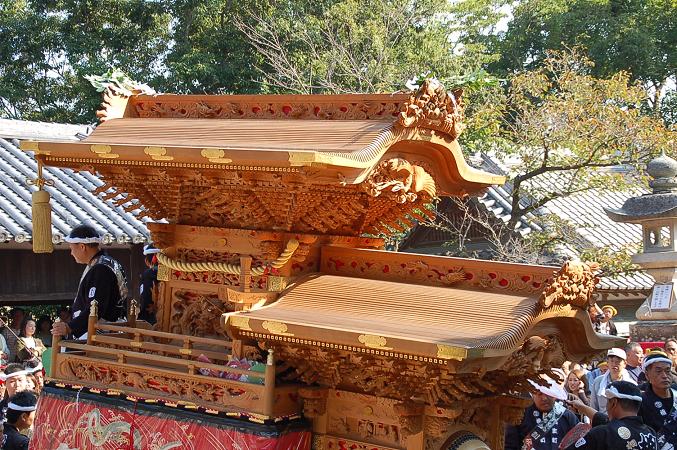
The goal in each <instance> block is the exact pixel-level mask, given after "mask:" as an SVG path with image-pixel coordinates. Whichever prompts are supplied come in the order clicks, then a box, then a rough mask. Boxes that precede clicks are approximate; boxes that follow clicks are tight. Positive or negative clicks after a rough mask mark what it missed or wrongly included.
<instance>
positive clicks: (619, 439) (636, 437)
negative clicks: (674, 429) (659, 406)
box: [566, 416, 658, 450]
mask: <svg viewBox="0 0 677 450" xmlns="http://www.w3.org/2000/svg"><path fill="white" fill-rule="evenodd" d="M633 441H634V442H633ZM628 449H633V450H658V440H657V438H656V433H655V432H654V430H652V429H651V428H650V427H648V426H646V425H645V424H644V422H642V419H641V417H638V416H629V417H624V418H622V419H618V420H612V421H611V422H608V423H607V424H605V425H599V426H596V427H594V428H593V429H592V430H590V431H589V432H588V434H586V435H585V436H584V437H582V438H581V439H579V440H578V441H577V442H575V443H574V444H572V445H570V446H569V447H567V449H566V450H628Z"/></svg>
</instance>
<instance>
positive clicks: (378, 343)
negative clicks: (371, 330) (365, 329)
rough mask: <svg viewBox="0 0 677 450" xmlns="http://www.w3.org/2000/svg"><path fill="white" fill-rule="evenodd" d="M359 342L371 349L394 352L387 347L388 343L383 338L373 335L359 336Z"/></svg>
mask: <svg viewBox="0 0 677 450" xmlns="http://www.w3.org/2000/svg"><path fill="white" fill-rule="evenodd" d="M357 340H358V341H359V342H360V343H361V344H364V345H366V346H367V347H370V348H380V349H383V350H392V349H391V348H389V347H386V344H387V341H386V338H385V337H383V336H374V335H372V334H361V335H359V336H358V338H357Z"/></svg>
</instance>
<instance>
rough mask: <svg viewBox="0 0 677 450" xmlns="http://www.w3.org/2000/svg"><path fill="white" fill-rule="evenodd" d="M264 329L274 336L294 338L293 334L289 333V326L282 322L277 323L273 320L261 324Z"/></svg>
mask: <svg viewBox="0 0 677 450" xmlns="http://www.w3.org/2000/svg"><path fill="white" fill-rule="evenodd" d="M261 326H262V327H263V329H265V330H268V331H270V332H271V333H273V334H279V335H282V336H294V335H293V334H292V333H287V329H288V328H287V324H286V323H282V322H275V321H272V320H266V321H265V322H263V323H262V324H261Z"/></svg>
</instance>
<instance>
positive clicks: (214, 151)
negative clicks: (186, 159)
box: [200, 148, 233, 164]
mask: <svg viewBox="0 0 677 450" xmlns="http://www.w3.org/2000/svg"><path fill="white" fill-rule="evenodd" d="M225 154H226V152H224V151H223V150H221V149H220V148H203V149H202V151H200V155H201V156H202V157H204V158H206V159H207V160H208V161H209V162H210V163H217V164H229V163H231V162H233V160H232V159H229V158H224V156H225Z"/></svg>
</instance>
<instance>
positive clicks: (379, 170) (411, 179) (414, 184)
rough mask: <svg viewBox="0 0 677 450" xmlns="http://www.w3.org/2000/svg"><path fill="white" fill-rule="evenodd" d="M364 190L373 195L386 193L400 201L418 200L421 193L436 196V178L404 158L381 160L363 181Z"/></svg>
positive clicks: (431, 196)
mask: <svg viewBox="0 0 677 450" xmlns="http://www.w3.org/2000/svg"><path fill="white" fill-rule="evenodd" d="M362 188H363V189H364V191H365V192H366V193H367V194H369V195H371V196H372V197H378V196H379V195H382V194H386V195H390V196H394V197H395V199H396V201H397V202H398V203H406V202H413V201H416V199H417V198H418V196H419V195H420V194H421V193H424V194H425V195H427V196H429V197H430V198H433V197H435V191H436V190H435V180H433V178H432V176H430V174H429V173H427V172H426V171H425V170H424V169H423V168H422V167H420V166H415V165H413V164H411V163H410V162H409V161H407V160H405V159H402V158H392V159H388V160H385V161H381V162H380V163H379V164H378V165H377V166H376V168H375V169H374V171H372V173H371V174H370V175H369V177H368V178H367V179H366V180H365V181H364V182H363V183H362Z"/></svg>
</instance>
